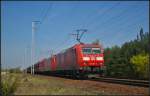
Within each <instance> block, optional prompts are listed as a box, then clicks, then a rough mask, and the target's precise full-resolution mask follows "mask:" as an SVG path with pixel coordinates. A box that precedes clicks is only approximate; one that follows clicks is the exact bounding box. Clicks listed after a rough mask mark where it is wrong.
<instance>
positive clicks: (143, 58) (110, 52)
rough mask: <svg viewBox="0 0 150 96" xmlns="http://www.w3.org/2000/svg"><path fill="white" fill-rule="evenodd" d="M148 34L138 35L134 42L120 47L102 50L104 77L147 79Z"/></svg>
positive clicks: (141, 31) (141, 33)
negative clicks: (104, 66)
mask: <svg viewBox="0 0 150 96" xmlns="http://www.w3.org/2000/svg"><path fill="white" fill-rule="evenodd" d="M148 45H149V33H148V32H145V33H143V29H142V28H141V30H140V34H139V35H137V38H136V39H135V40H131V41H129V42H126V43H124V44H123V45H122V46H121V47H119V46H113V47H111V48H106V49H105V50H104V54H105V57H104V58H105V64H106V75H107V76H111V77H118V78H133V79H148V70H149V69H148V68H149V67H147V66H148V64H149V62H148V61H149V60H148V59H149V58H148V57H149V55H148V50H149V47H148Z"/></svg>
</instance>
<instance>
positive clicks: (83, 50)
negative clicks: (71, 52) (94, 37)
mask: <svg viewBox="0 0 150 96" xmlns="http://www.w3.org/2000/svg"><path fill="white" fill-rule="evenodd" d="M82 52H83V54H91V53H92V49H91V48H83V49H82Z"/></svg>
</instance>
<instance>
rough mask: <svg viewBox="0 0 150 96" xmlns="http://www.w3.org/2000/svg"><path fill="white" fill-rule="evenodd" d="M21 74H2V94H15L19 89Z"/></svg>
mask: <svg viewBox="0 0 150 96" xmlns="http://www.w3.org/2000/svg"><path fill="white" fill-rule="evenodd" d="M19 77H20V76H19V75H16V74H10V73H7V74H4V75H2V83H1V84H2V88H1V89H2V95H3V96H9V95H13V94H14V92H15V91H16V89H17V86H18V82H19V79H20V78H19Z"/></svg>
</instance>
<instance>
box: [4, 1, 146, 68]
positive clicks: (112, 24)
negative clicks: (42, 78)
mask: <svg viewBox="0 0 150 96" xmlns="http://www.w3.org/2000/svg"><path fill="white" fill-rule="evenodd" d="M148 12H149V2H148V1H105V2H104V1H61V2H60V1H51V2H48V1H20V2H19V1H3V2H2V3H1V37H2V39H1V60H2V61H1V64H2V67H9V68H10V67H17V66H20V67H23V68H25V67H27V66H29V65H31V32H32V26H31V22H32V21H35V20H38V21H43V18H44V17H45V19H44V21H43V22H42V24H38V25H37V30H36V32H35V62H37V61H39V60H42V59H43V58H47V57H49V56H50V52H51V50H53V51H54V53H58V52H60V51H61V50H62V49H66V48H68V47H71V46H72V45H74V44H75V43H77V42H76V40H75V37H74V36H71V35H69V34H71V33H75V32H76V30H77V29H81V28H82V29H87V30H88V32H87V33H85V34H84V36H83V38H82V39H81V41H83V42H85V43H91V42H92V41H94V40H95V39H99V40H100V42H101V43H102V44H103V46H104V47H105V48H106V47H111V46H114V45H119V46H120V45H122V44H123V43H124V42H127V41H130V40H133V39H135V38H136V35H137V34H138V32H139V30H140V28H141V27H143V29H144V32H148V30H149V22H148V21H149V15H148V14H149V13H148ZM46 13H47V14H46ZM25 50H26V51H25Z"/></svg>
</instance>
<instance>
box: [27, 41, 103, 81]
mask: <svg viewBox="0 0 150 96" xmlns="http://www.w3.org/2000/svg"><path fill="white" fill-rule="evenodd" d="M103 67H104V54H103V48H102V46H101V45H100V44H84V43H80V44H75V45H74V46H72V47H71V48H68V49H66V50H65V51H63V52H60V53H58V54H55V55H52V56H51V57H50V58H47V59H43V60H41V61H39V62H37V63H36V64H34V72H35V74H41V73H45V74H51V75H70V76H73V77H76V78H82V77H88V76H90V75H102V74H103V70H102V68H103ZM30 69H31V67H28V68H27V72H28V73H30V72H31V70H30Z"/></svg>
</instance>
